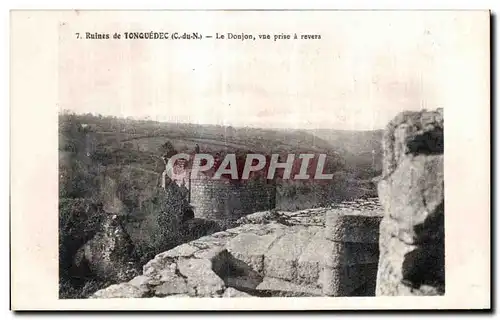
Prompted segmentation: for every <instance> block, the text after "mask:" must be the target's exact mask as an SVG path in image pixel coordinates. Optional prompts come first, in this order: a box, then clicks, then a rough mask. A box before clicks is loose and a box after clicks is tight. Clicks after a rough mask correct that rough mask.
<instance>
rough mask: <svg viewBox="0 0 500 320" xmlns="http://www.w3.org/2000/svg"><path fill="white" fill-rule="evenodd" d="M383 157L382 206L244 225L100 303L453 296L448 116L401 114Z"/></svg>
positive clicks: (163, 261)
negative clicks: (448, 267) (447, 210)
mask: <svg viewBox="0 0 500 320" xmlns="http://www.w3.org/2000/svg"><path fill="white" fill-rule="evenodd" d="M383 148H384V163H383V165H384V168H383V176H382V177H381V179H380V181H379V185H378V191H379V199H380V200H378V199H368V200H366V199H365V200H361V199H360V200H356V201H350V202H344V203H341V204H335V205H334V206H333V207H329V208H319V209H308V210H302V211H297V212H278V211H264V212H257V213H254V214H251V215H248V216H245V217H243V218H241V219H240V220H239V221H238V223H239V226H237V227H235V228H232V229H228V230H225V231H222V232H217V233H214V234H211V235H208V236H204V237H201V238H199V239H196V240H194V241H191V242H188V243H185V244H182V245H180V246H177V247H175V248H173V249H171V250H169V251H166V252H163V253H160V254H158V255H157V256H156V257H155V258H154V259H152V260H151V261H149V262H148V263H147V264H146V265H144V267H143V270H142V271H143V272H142V274H141V275H139V276H136V277H135V278H133V279H132V280H130V281H129V282H124V283H120V284H116V285H112V286H110V287H108V288H105V289H102V290H99V291H98V292H96V293H95V294H94V295H93V296H92V297H91V298H144V297H249V296H258V297H272V296H282V297H290V296H374V295H393V296H394V295H442V294H444V177H443V114H442V110H438V111H435V112H427V111H423V112H405V113H402V114H401V115H399V116H398V117H396V118H395V119H394V120H393V121H391V123H390V124H389V125H388V127H387V130H386V132H385V135H384V141H383ZM379 201H380V203H381V205H380V204H379Z"/></svg>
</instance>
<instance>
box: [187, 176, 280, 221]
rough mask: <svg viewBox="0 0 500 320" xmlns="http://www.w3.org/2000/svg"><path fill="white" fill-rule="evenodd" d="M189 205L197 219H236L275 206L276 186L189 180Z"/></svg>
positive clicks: (268, 183) (247, 181) (251, 182)
mask: <svg viewBox="0 0 500 320" xmlns="http://www.w3.org/2000/svg"><path fill="white" fill-rule="evenodd" d="M190 200H191V204H192V205H193V206H194V214H195V217H196V218H202V219H211V220H222V219H237V218H240V217H242V216H244V215H247V214H249V213H253V212H257V211H264V210H269V209H273V208H275V206H276V185H275V184H274V183H271V182H267V180H246V181H230V180H225V179H219V180H212V179H193V180H191V199H190Z"/></svg>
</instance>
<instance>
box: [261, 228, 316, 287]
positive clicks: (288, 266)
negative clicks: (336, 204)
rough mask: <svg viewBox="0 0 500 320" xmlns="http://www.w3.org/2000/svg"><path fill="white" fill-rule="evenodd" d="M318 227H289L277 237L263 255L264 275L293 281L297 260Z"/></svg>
mask: <svg viewBox="0 0 500 320" xmlns="http://www.w3.org/2000/svg"><path fill="white" fill-rule="evenodd" d="M319 231H320V229H319V228H316V227H310V228H304V227H300V228H291V230H290V231H289V232H288V233H286V234H285V235H283V236H282V237H280V238H279V240H278V241H276V242H275V243H274V244H273V245H272V247H271V248H270V249H269V251H268V252H267V253H266V254H265V256H264V273H265V274H266V276H269V277H274V278H279V279H284V280H289V281H293V280H296V279H297V278H298V277H297V261H298V259H299V257H300V254H301V253H302V251H303V250H304V249H305V248H306V246H307V245H308V243H309V242H310V241H311V239H312V238H313V236H314V234H316V233H317V232H319Z"/></svg>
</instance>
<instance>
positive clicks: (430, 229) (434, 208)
mask: <svg viewBox="0 0 500 320" xmlns="http://www.w3.org/2000/svg"><path fill="white" fill-rule="evenodd" d="M443 132H444V130H443V113H442V110H438V111H436V112H426V111H424V112H406V113H403V114H401V115H399V116H398V117H396V118H395V119H394V120H393V121H391V123H390V124H389V125H388V127H387V130H386V132H385V134H384V143H383V147H384V163H383V165H384V168H383V179H381V180H380V182H379V184H378V192H379V197H380V200H381V203H382V205H383V206H384V209H385V217H384V219H383V221H382V223H381V224H380V259H379V270H378V275H377V287H376V294H377V295H435V294H443V293H444V269H445V268H444V168H443V162H444V156H443V143H444V138H443Z"/></svg>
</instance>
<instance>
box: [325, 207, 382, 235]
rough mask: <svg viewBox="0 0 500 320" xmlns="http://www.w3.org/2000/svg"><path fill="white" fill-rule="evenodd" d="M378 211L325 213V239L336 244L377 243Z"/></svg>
mask: <svg viewBox="0 0 500 320" xmlns="http://www.w3.org/2000/svg"><path fill="white" fill-rule="evenodd" d="M381 220H382V215H381V214H380V212H379V211H368V212H367V211H357V210H336V209H332V210H329V211H327V212H326V222H325V237H326V238H327V239H328V240H332V241H337V242H361V243H378V237H379V224H380V221H381Z"/></svg>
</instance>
